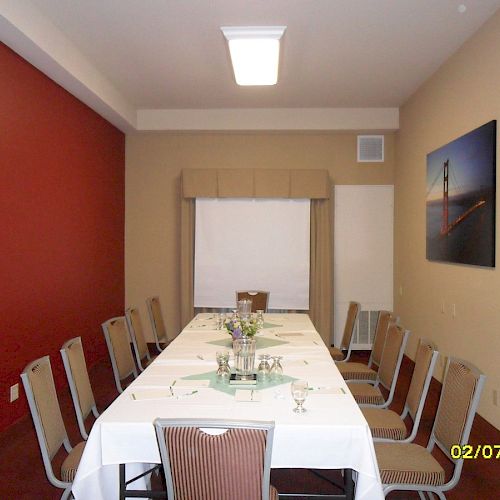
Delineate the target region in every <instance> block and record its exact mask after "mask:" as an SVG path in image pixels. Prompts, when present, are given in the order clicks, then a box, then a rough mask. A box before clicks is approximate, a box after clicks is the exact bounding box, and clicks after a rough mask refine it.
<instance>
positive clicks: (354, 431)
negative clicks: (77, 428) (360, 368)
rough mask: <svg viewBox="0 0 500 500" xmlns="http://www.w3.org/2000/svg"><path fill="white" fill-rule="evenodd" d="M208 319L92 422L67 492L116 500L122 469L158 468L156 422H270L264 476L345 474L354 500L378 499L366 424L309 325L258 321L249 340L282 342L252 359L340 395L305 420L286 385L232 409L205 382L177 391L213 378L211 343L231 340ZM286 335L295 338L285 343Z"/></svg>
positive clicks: (280, 318) (310, 404) (317, 403)
mask: <svg viewBox="0 0 500 500" xmlns="http://www.w3.org/2000/svg"><path fill="white" fill-rule="evenodd" d="M212 316H213V315H211V314H199V315H198V316H197V317H196V318H195V319H194V320H193V321H191V323H190V324H189V325H187V327H186V328H185V329H184V330H183V331H182V332H181V334H180V335H179V336H178V337H177V338H176V339H175V340H174V341H173V342H172V343H171V344H170V345H169V346H168V348H167V349H166V350H164V351H163V352H162V353H161V354H160V355H159V356H158V357H157V358H156V360H155V361H154V362H153V363H152V365H151V366H150V367H149V368H148V369H147V370H146V371H145V372H144V373H143V374H141V375H140V376H139V378H138V379H137V380H135V381H134V382H133V383H132V384H131V385H130V386H129V387H128V388H127V389H126V390H125V392H124V393H123V394H121V395H120V396H119V397H118V398H117V399H116V400H115V401H114V402H113V404H112V405H111V406H110V407H109V408H108V409H107V410H106V411H105V412H104V413H103V414H102V415H101V416H100V417H99V418H98V419H97V421H96V422H95V423H94V426H93V428H92V431H91V433H90V436H89V439H88V442H87V445H86V447H85V451H84V454H83V456H82V460H81V462H80V466H79V468H78V472H77V475H76V477H75V480H74V484H73V493H74V495H75V497H76V499H77V500H80V499H82V500H83V499H89V500H99V499H103V500H112V499H114V498H118V465H117V464H119V463H126V464H129V465H127V476H129V475H130V474H133V473H134V472H136V471H137V472H140V471H142V470H143V469H144V465H143V464H151V463H152V464H154V463H160V455H159V451H158V447H157V443H156V436H155V432H154V427H153V424H152V423H153V420H154V419H155V418H156V417H167V418H168V417H172V418H183V417H186V418H198V417H199V418H219V419H221V418H231V419H244V420H273V421H274V422H275V432H274V446H273V453H272V462H271V467H273V468H315V469H344V468H351V469H353V470H355V471H356V472H357V474H356V473H355V476H357V480H356V499H357V500H361V499H368V500H376V499H382V498H383V493H382V487H381V483H380V477H379V473H378V467H377V462H376V457H375V452H374V448H373V442H372V438H371V434H370V430H369V427H368V424H367V423H366V420H365V419H364V417H363V415H362V414H361V412H360V410H359V408H358V405H357V404H356V402H355V401H354V398H353V397H352V396H351V394H350V393H349V390H348V389H347V386H346V384H345V382H344V380H343V379H342V377H341V375H340V373H339V371H338V370H337V368H336V366H335V364H334V363H333V362H332V359H331V357H330V355H329V353H328V350H327V348H326V346H325V345H324V343H323V341H322V340H321V337H320V336H319V334H318V333H317V332H316V331H315V329H314V326H313V325H312V323H311V321H310V319H309V317H308V316H307V315H305V314H266V315H265V321H266V326H269V327H268V328H265V329H264V330H263V333H262V334H259V337H257V338H258V339H259V338H261V339H269V340H272V341H279V342H282V343H280V344H279V345H274V346H272V347H266V348H263V349H259V350H258V351H257V355H258V354H262V353H269V354H271V355H281V356H283V359H282V365H283V369H284V373H285V375H287V376H290V377H294V378H301V379H305V380H307V381H308V382H309V385H310V386H312V387H316V388H317V387H328V388H332V389H333V391H330V392H338V393H334V394H332V393H330V394H324V393H323V394H321V392H322V391H317V392H316V393H315V391H314V390H313V391H310V395H309V397H308V398H307V400H306V402H305V405H304V406H305V407H306V409H307V413H305V414H302V415H297V414H295V413H293V412H292V408H293V407H294V406H295V403H294V401H293V399H292V397H291V395H290V388H289V386H290V383H289V382H286V383H285V384H282V385H278V386H275V387H269V388H267V389H264V390H262V391H261V394H260V396H261V400H260V401H259V402H237V401H236V400H235V397H234V395H232V394H227V393H225V392H222V391H219V390H216V389H214V388H211V387H203V384H204V383H205V382H200V383H199V386H198V387H196V386H195V385H193V386H190V387H186V386H183V382H182V381H183V380H185V379H183V377H186V376H190V375H195V374H203V373H207V372H209V371H212V372H213V371H215V370H216V362H215V353H216V351H218V350H222V349H223V347H221V346H219V345H214V344H213V343H211V342H217V341H221V340H224V339H230V337H229V336H228V335H227V333H224V332H222V331H217V330H216V329H215V320H214V319H213V317H212ZM271 325H272V326H271ZM290 333H300V334H301V335H286V334H290ZM257 342H258V344H257V345H259V340H258V341H257ZM262 342H264V343H265V342H266V341H265V340H263V341H261V343H262ZM200 377H201V378H203V376H202V375H200ZM174 380H175V381H178V383H179V385H177V383H176V384H175V385H174V395H175V397H168V394H169V386H170V385H171V384H172V383H173V382H174ZM190 384H197V382H190ZM257 389H258V386H257ZM342 390H343V391H345V394H344V393H343V392H342ZM194 391H196V392H194ZM193 392H194V393H193ZM326 392H328V391H326ZM161 393H163V394H164V396H163V397H162V395H161ZM134 397H135V398H136V399H135V400H134ZM150 397H157V399H149V398H150ZM143 398H145V399H143ZM133 464H137V465H133Z"/></svg>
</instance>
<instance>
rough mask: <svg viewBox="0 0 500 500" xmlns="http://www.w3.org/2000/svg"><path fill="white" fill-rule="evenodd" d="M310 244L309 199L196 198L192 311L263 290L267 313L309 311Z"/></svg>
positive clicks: (230, 302)
mask: <svg viewBox="0 0 500 500" xmlns="http://www.w3.org/2000/svg"><path fill="white" fill-rule="evenodd" d="M309 241H310V201H309V200H305V199H304V200H302V199H301V200H290V199H244V198H238V199H228V198H225V199H220V198H217V199H213V198H211V199H200V198H198V199H196V229H195V264H194V305H195V307H216V308H231V309H232V308H234V307H235V291H236V290H268V291H269V292H270V297H269V306H268V307H269V309H298V310H307V309H309V253H310V244H309Z"/></svg>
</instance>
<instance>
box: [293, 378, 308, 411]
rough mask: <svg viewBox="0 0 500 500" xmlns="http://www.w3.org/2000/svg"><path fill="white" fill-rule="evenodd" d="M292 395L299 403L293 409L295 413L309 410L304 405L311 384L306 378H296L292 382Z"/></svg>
mask: <svg viewBox="0 0 500 500" xmlns="http://www.w3.org/2000/svg"><path fill="white" fill-rule="evenodd" d="M291 389H292V397H293V399H294V400H295V403H297V407H296V408H294V409H293V411H294V412H295V413H305V412H306V411H307V410H306V409H305V408H304V407H303V404H304V401H305V400H306V398H307V395H308V393H309V385H308V383H307V381H306V380H294V381H293V382H292V384H291Z"/></svg>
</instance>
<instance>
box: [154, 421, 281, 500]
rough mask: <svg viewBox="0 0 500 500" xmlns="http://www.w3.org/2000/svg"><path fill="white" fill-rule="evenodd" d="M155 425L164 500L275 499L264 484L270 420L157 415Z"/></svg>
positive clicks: (268, 460)
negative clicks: (166, 416) (163, 486)
mask: <svg viewBox="0 0 500 500" xmlns="http://www.w3.org/2000/svg"><path fill="white" fill-rule="evenodd" d="M154 425H155V428H156V436H157V438H158V445H159V448H160V456H161V460H162V463H163V469H164V472H165V481H166V485H167V498H168V499H169V500H189V499H194V498H199V499H203V500H234V499H236V498H242V499H243V498H244V499H245V500H261V499H262V500H269V499H271V500H274V499H276V500H277V499H278V492H277V491H276V489H275V488H274V487H272V486H270V484H269V480H270V467H271V451H272V445H273V434H274V422H254V421H235V420H211V419H203V420H192V419H161V418H157V419H156V420H155V421H154ZM205 430H206V431H205ZM221 430H225V431H223V432H222V433H221V432H220V431H221ZM214 431H215V432H214Z"/></svg>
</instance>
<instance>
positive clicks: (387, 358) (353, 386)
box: [347, 323, 410, 408]
mask: <svg viewBox="0 0 500 500" xmlns="http://www.w3.org/2000/svg"><path fill="white" fill-rule="evenodd" d="M409 335H410V332H409V330H405V329H404V328H403V327H402V326H400V325H396V324H395V323H391V324H390V325H389V328H388V329H387V335H386V339H385V344H384V352H383V353H382V359H381V360H380V367H379V369H378V372H377V378H376V380H375V384H374V385H372V384H371V383H365V382H362V383H359V382H349V383H348V384H347V386H348V387H349V390H350V391H351V393H352V395H353V396H354V399H355V400H356V402H357V403H358V404H360V405H369V406H375V407H378V408H387V407H388V406H389V405H390V404H391V402H392V399H393V397H394V391H395V389H396V382H397V379H398V375H399V369H400V367H401V361H402V360H403V354H404V351H405V347H406V343H407V342H408V337H409ZM379 386H382V387H384V388H385V389H387V391H389V395H388V396H387V399H385V398H384V396H383V394H382V392H381V391H380V388H379Z"/></svg>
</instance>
